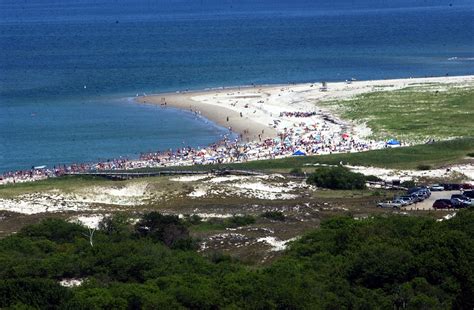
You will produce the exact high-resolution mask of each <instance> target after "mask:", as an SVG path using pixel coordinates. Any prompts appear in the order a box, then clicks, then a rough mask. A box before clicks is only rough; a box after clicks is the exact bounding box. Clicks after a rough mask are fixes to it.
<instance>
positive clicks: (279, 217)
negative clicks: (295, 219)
mask: <svg viewBox="0 0 474 310" xmlns="http://www.w3.org/2000/svg"><path fill="white" fill-rule="evenodd" d="M260 216H261V217H264V218H267V219H269V220H273V221H281V222H283V221H285V219H286V218H285V215H284V214H283V212H280V211H267V212H264V213H262V214H261V215H260Z"/></svg>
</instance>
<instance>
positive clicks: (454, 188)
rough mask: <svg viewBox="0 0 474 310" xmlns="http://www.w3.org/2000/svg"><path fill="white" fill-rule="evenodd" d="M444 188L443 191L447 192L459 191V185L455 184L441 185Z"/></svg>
mask: <svg viewBox="0 0 474 310" xmlns="http://www.w3.org/2000/svg"><path fill="white" fill-rule="evenodd" d="M441 185H443V186H444V189H445V190H447V191H458V190H460V189H461V184H455V183H448V184H441Z"/></svg>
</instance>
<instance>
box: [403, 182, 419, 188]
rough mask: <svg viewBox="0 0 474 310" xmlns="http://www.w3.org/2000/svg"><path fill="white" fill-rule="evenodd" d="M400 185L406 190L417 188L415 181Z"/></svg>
mask: <svg viewBox="0 0 474 310" xmlns="http://www.w3.org/2000/svg"><path fill="white" fill-rule="evenodd" d="M400 185H401V186H403V187H406V188H411V187H416V183H415V182H414V181H404V182H402V183H401V184H400Z"/></svg>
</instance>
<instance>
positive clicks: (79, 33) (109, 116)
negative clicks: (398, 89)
mask: <svg viewBox="0 0 474 310" xmlns="http://www.w3.org/2000/svg"><path fill="white" fill-rule="evenodd" d="M473 59H474V2H472V1H471V0H449V1H445V0H393V1H390V3H387V1H382V0H360V1H355V0H335V1H318V0H312V1H309V0H279V1H276V0H272V1H270V0H154V1H152V0H103V1H95V0H74V1H72V0H28V1H16V0H0V172H1V171H7V170H11V169H22V168H29V167H31V166H32V165H40V164H47V165H54V164H60V163H61V164H64V163H72V162H77V161H95V160H98V159H103V158H111V157H118V156H132V157H134V156H135V157H136V156H138V154H139V153H140V152H146V151H149V150H157V149H168V148H175V147H178V146H180V145H183V141H184V143H185V144H190V145H193V146H198V145H206V144H208V143H211V142H213V141H216V140H217V139H219V138H220V137H221V135H222V134H223V133H224V132H225V129H223V128H218V127H217V126H215V125H212V124H211V123H209V122H206V121H205V120H203V119H196V118H194V117H193V116H192V115H189V114H187V113H184V112H181V111H176V110H171V109H161V108H157V107H150V106H141V105H136V104H135V103H133V102H132V101H130V100H128V99H126V98H127V97H132V96H134V95H135V94H136V93H140V94H141V93H144V92H145V93H156V92H165V91H175V90H184V89H201V88H207V87H220V86H232V85H243V84H244V85H247V84H251V83H286V82H305V81H321V80H326V81H334V80H345V79H347V78H349V77H355V78H357V79H382V78H397V77H410V76H412V77H419V76H440V75H446V74H448V75H464V74H473V73H474V60H473ZM84 86H86V87H85V88H84Z"/></svg>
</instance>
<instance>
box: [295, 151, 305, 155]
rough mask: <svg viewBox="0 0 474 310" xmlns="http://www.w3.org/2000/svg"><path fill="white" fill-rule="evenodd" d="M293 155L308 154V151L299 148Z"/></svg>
mask: <svg viewBox="0 0 474 310" xmlns="http://www.w3.org/2000/svg"><path fill="white" fill-rule="evenodd" d="M293 156H306V153H305V152H303V151H302V150H297V151H296V152H294V153H293Z"/></svg>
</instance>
